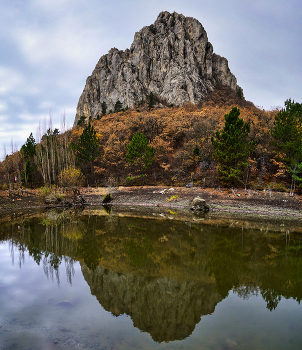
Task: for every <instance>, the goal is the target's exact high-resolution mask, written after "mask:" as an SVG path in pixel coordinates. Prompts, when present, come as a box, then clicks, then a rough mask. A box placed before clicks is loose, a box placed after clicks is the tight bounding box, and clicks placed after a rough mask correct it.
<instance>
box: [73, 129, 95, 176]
mask: <svg viewBox="0 0 302 350" xmlns="http://www.w3.org/2000/svg"><path fill="white" fill-rule="evenodd" d="M71 147H72V149H73V150H74V153H75V156H76V159H77V161H78V162H79V163H80V165H81V166H82V168H83V169H85V170H86V173H88V170H87V167H88V166H90V171H91V174H92V177H93V179H94V181H95V178H94V165H93V164H94V162H95V160H96V158H97V156H98V155H99V147H100V137H99V136H98V135H97V133H96V131H95V129H94V127H93V126H92V125H91V124H90V123H88V125H87V126H86V127H85V129H84V130H83V132H82V134H81V136H80V140H79V143H78V144H75V143H72V144H71ZM87 175H88V174H87Z"/></svg>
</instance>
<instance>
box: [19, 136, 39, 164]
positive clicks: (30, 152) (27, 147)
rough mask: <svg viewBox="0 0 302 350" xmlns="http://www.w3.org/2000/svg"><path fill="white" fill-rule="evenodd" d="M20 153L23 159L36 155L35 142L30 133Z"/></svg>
mask: <svg viewBox="0 0 302 350" xmlns="http://www.w3.org/2000/svg"><path fill="white" fill-rule="evenodd" d="M21 152H22V155H23V157H24V158H25V159H30V158H33V157H34V155H35V154H36V141H35V139H34V137H33V134H32V133H30V135H29V137H28V138H27V140H26V142H25V144H24V145H23V146H22V147H21Z"/></svg>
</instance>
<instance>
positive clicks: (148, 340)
mask: <svg viewBox="0 0 302 350" xmlns="http://www.w3.org/2000/svg"><path fill="white" fill-rule="evenodd" d="M176 218H177V213H176V212H171V211H170V212H169V211H167V213H166V214H160V215H157V214H156V215H155V214H153V217H152V213H151V214H150V215H149V216H142V215H132V216H131V215H126V214H125V213H124V214H123V213H120V212H117V211H113V212H111V213H110V210H108V211H105V210H104V209H101V208H100V209H99V210H98V211H95V212H93V211H92V212H91V211H89V210H88V211H86V210H84V211H83V212H82V211H72V210H66V211H47V212H41V213H31V214H19V215H12V217H11V218H9V219H6V220H2V221H0V349H2V350H4V349H31V350H32V349H98V350H100V349H102V350H105V349H106V350H107V349H223V350H228V349H253V350H255V349H265V350H268V349H274V350H276V349H287V350H290V349H301V348H302V332H301V329H302V305H301V304H300V302H301V298H302V242H301V238H302V232H300V231H299V230H289V229H287V228H286V227H283V226H281V227H282V230H279V231H278V230H275V229H274V230H273V229H269V226H266V227H267V229H263V227H262V226H261V229H260V228H257V227H254V226H253V225H250V224H248V223H247V224H246V223H245V224H241V223H240V224H238V222H235V224H234V225H233V224H229V223H228V224H226V223H225V222H224V223H223V222H221V221H220V222H215V220H214V221H213V220H209V219H208V217H207V216H205V217H200V218H198V217H197V218H194V217H193V218H191V219H187V220H177V219H176ZM236 223H237V225H236ZM279 226H280V225H279Z"/></svg>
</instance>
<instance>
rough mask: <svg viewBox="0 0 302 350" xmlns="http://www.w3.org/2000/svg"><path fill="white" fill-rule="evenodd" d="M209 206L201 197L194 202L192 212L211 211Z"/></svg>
mask: <svg viewBox="0 0 302 350" xmlns="http://www.w3.org/2000/svg"><path fill="white" fill-rule="evenodd" d="M209 209H210V208H209V206H208V205H207V204H206V201H205V200H204V199H203V198H201V197H195V198H194V199H193V201H192V206H191V210H198V211H204V212H208V211H209Z"/></svg>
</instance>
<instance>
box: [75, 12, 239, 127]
mask: <svg viewBox="0 0 302 350" xmlns="http://www.w3.org/2000/svg"><path fill="white" fill-rule="evenodd" d="M218 84H219V85H224V86H228V87H230V88H231V89H233V90H235V91H236V90H238V89H239V86H238V85H237V79H236V77H235V76H234V75H233V74H232V73H231V71H230V69H229V67H228V61H227V59H226V58H224V57H221V56H219V55H216V54H215V53H213V46H212V44H211V43H210V42H209V41H208V37H207V33H206V31H205V30H204V28H203V26H202V25H201V23H200V22H199V21H198V20H197V19H194V18H192V17H185V16H184V15H182V14H178V13H176V12H174V13H172V14H171V13H169V12H167V11H165V12H161V13H160V14H159V15H158V17H157V19H156V21H155V22H154V24H152V25H150V26H146V27H143V28H142V29H141V30H140V31H139V32H137V33H135V36H134V41H133V43H132V45H131V47H130V50H129V49H126V50H125V51H120V50H118V49H116V48H112V49H111V50H110V51H109V52H108V54H106V55H104V56H102V57H101V58H100V60H99V62H98V63H97V65H96V67H95V69H94V71H93V72H92V74H91V76H89V77H88V78H87V80H86V85H85V88H84V91H83V93H82V95H81V97H80V99H79V102H78V106H77V113H76V118H75V125H76V123H77V121H78V120H79V118H80V117H81V116H85V117H86V118H89V117H92V118H96V117H97V116H98V115H100V114H101V111H102V108H101V104H102V103H103V102H106V105H107V112H108V111H109V110H110V109H111V110H114V105H115V103H116V102H117V100H119V101H121V103H122V105H123V106H124V107H126V106H128V107H131V108H132V107H134V106H136V105H138V104H139V103H140V102H141V101H142V100H146V98H147V96H148V95H149V94H150V92H153V93H154V94H155V95H157V96H158V97H159V98H161V99H162V100H164V101H166V102H167V103H168V104H174V105H176V106H177V105H181V104H183V103H184V102H192V103H194V104H196V103H198V102H200V101H203V100H204V99H205V98H206V96H207V94H208V92H211V91H213V90H214V89H215V87H216V86H217V85H218Z"/></svg>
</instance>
